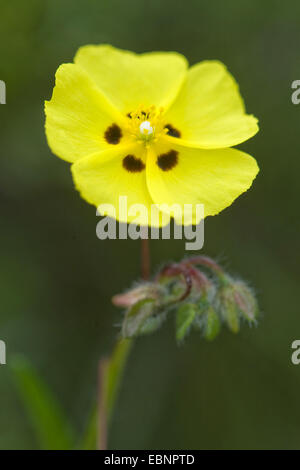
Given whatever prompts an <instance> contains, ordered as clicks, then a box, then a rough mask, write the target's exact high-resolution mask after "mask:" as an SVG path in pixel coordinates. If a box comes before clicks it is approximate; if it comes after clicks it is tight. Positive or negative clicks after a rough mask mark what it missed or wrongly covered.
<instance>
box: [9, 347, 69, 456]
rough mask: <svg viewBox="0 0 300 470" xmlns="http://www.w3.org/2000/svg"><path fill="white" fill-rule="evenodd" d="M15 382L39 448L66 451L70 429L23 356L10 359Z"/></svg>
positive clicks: (57, 405) (58, 405)
mask: <svg viewBox="0 0 300 470" xmlns="http://www.w3.org/2000/svg"><path fill="white" fill-rule="evenodd" d="M10 367H11V371H12V373H13V377H14V381H15V383H16V386H17V389H18V391H19V394H20V396H21V399H22V400H23V403H24V405H25V408H26V409H27V413H28V415H29V418H30V420H31V422H32V424H33V427H34V429H35V432H36V435H37V438H38V441H39V443H40V446H41V448H43V449H47V450H69V449H72V448H73V447H74V436H73V433H72V431H71V426H70V425H69V422H68V420H67V418H66V417H65V415H64V412H63V410H62V409H61V406H60V404H59V403H58V402H57V400H56V399H55V398H54V396H53V395H52V393H51V391H50V390H49V389H48V387H47V385H46V384H45V383H44V382H43V381H42V379H41V378H40V377H39V376H38V374H37V372H36V371H35V369H34V368H33V367H32V365H31V364H30V362H29V361H28V360H27V359H25V358H24V357H22V356H15V357H13V358H12V359H11V360H10Z"/></svg>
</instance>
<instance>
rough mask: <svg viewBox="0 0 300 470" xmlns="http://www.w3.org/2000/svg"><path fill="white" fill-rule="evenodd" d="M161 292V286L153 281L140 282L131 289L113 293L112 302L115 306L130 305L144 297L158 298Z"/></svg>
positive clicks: (126, 306)
mask: <svg viewBox="0 0 300 470" xmlns="http://www.w3.org/2000/svg"><path fill="white" fill-rule="evenodd" d="M160 292H161V286H159V285H158V284H154V283H145V284H141V285H139V286H137V287H135V288H134V289H131V290H129V291H127V292H125V293H124V294H117V295H114V297H113V298H112V303H113V304H114V305H116V306H117V307H125V308H128V307H131V306H132V305H134V304H136V303H137V302H139V301H140V300H144V299H149V298H151V299H158V297H159V294H160Z"/></svg>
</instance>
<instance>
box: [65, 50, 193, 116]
mask: <svg viewBox="0 0 300 470" xmlns="http://www.w3.org/2000/svg"><path fill="white" fill-rule="evenodd" d="M74 61H75V63H76V64H79V65H80V66H81V67H82V68H83V69H84V70H85V71H86V72H87V73H88V74H89V76H90V77H91V78H92V80H93V81H94V82H95V83H96V84H97V86H98V87H99V89H100V90H101V91H102V92H103V93H104V94H105V95H106V96H107V98H108V99H109V100H110V101H111V103H113V104H114V105H115V106H116V107H117V108H118V109H119V110H121V111H122V113H129V112H131V111H135V109H136V108H137V107H138V106H139V105H144V106H145V107H147V106H151V105H155V106H163V107H167V106H169V104H170V103H171V102H172V101H173V100H174V98H175V96H176V95H177V93H178V90H179V87H180V86H181V84H182V82H183V80H184V78H185V74H186V68H187V62H186V59H185V58H184V57H183V56H182V55H180V54H178V53H175V52H151V53H146V54H135V53H133V52H129V51H123V50H120V49H115V48H114V47H112V46H109V45H98V46H92V45H90V46H84V47H81V48H80V49H79V51H78V52H77V54H76V57H75V59H74Z"/></svg>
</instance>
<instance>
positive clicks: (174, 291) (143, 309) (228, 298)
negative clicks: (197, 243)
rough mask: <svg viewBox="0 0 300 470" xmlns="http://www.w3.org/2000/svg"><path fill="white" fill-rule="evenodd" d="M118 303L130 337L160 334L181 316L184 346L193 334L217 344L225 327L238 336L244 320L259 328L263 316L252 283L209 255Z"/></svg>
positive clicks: (178, 266)
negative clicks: (170, 320) (169, 318)
mask: <svg viewBox="0 0 300 470" xmlns="http://www.w3.org/2000/svg"><path fill="white" fill-rule="evenodd" d="M112 301H113V303H114V304H115V305H116V306H118V307H123V308H125V309H126V311H125V316H124V320H123V323H122V336H123V337H124V338H132V337H135V336H139V335H143V334H147V333H152V332H154V331H155V330H157V329H158V328H159V327H160V326H161V325H162V323H163V322H164V321H165V319H166V318H167V315H168V313H170V312H174V314H175V319H176V322H175V324H176V339H177V341H178V342H182V341H183V340H184V339H185V338H186V337H187V335H188V334H189V332H190V331H191V330H192V329H196V330H198V331H200V332H201V333H202V336H203V337H204V338H206V339H207V340H213V339H214V338H215V337H216V336H217V335H218V334H219V332H220V330H221V326H222V324H225V325H226V326H227V327H228V328H229V329H230V330H231V331H232V332H233V333H237V332H238V331H239V329H240V325H241V323H242V321H246V322H248V323H249V324H254V323H255V322H256V318H257V315H258V306H257V302H256V298H255V296H254V294H253V292H252V291H251V289H250V288H249V287H248V286H247V284H246V283H245V282H243V281H241V280H238V279H235V278H233V277H231V276H230V275H229V274H228V273H226V272H225V271H224V270H223V269H222V268H221V267H220V266H219V265H218V264H217V263H216V262H215V261H214V260H213V259H211V258H208V257H206V256H197V257H195V258H189V259H184V260H183V261H181V262H180V263H173V264H168V265H166V266H164V268H163V269H162V270H161V271H160V272H159V273H158V275H157V276H156V277H155V279H154V280H153V281H151V282H142V283H140V284H138V285H136V286H135V287H134V288H132V289H131V290H129V291H127V292H125V293H124V294H119V295H116V296H114V297H113V299H112Z"/></svg>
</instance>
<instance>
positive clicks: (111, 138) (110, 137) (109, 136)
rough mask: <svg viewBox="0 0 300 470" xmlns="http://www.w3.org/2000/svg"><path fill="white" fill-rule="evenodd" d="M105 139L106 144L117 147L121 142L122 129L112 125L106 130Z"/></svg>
mask: <svg viewBox="0 0 300 470" xmlns="http://www.w3.org/2000/svg"><path fill="white" fill-rule="evenodd" d="M104 137H105V140H106V142H108V143H109V144H113V145H116V144H118V143H119V142H120V140H121V137H122V131H121V129H120V127H119V126H117V124H112V125H111V126H109V127H108V128H107V129H106V131H105V133H104Z"/></svg>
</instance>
